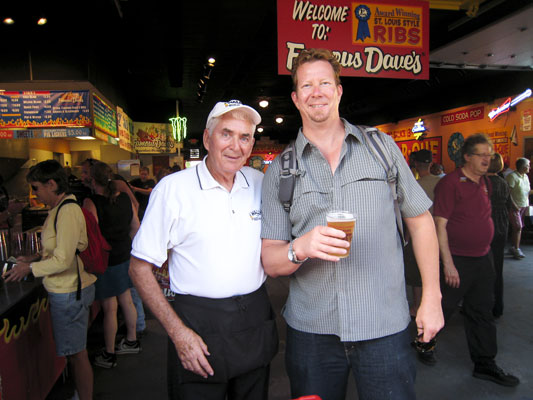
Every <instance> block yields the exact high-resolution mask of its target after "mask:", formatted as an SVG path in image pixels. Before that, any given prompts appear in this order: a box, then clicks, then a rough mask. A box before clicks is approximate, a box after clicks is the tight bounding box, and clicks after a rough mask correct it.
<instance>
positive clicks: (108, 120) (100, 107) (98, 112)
mask: <svg viewBox="0 0 533 400" xmlns="http://www.w3.org/2000/svg"><path fill="white" fill-rule="evenodd" d="M93 108H94V127H95V128H96V129H99V130H101V131H102V132H104V133H106V134H107V135H109V136H112V137H114V138H116V137H117V113H116V112H115V110H114V109H112V108H111V107H110V106H108V105H107V104H106V103H105V102H104V101H103V100H102V99H101V98H100V97H98V96H97V95H96V94H94V93H93Z"/></svg>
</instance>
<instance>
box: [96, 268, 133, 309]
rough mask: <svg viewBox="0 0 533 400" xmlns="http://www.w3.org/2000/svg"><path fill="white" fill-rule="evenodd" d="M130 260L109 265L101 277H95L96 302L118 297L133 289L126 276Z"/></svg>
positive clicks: (128, 277)
mask: <svg viewBox="0 0 533 400" xmlns="http://www.w3.org/2000/svg"><path fill="white" fill-rule="evenodd" d="M129 268H130V260H128V261H125V262H123V263H121V264H117V265H110V266H108V267H107V269H106V270H105V272H104V273H103V274H102V275H96V276H97V277H98V280H97V281H96V283H95V286H96V300H103V299H108V298H110V297H115V296H119V295H121V294H122V293H124V292H125V291H126V290H128V289H130V288H132V287H133V283H132V282H131V279H130V276H129V274H128V271H129Z"/></svg>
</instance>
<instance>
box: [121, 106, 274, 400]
mask: <svg viewBox="0 0 533 400" xmlns="http://www.w3.org/2000/svg"><path fill="white" fill-rule="evenodd" d="M260 122H261V117H260V116H259V114H258V113H257V111H255V110H254V109H253V108H251V107H249V106H246V105H243V104H242V103H241V102H240V101H237V100H232V101H229V102H219V103H217V104H216V105H215V107H214V108H213V110H212V111H211V112H210V114H209V116H208V118H207V125H206V129H205V130H204V137H203V140H204V146H205V148H206V149H207V150H208V155H207V156H206V157H205V158H204V159H203V161H202V163H200V164H198V165H197V166H196V167H194V168H189V169H186V170H183V171H180V172H177V173H175V174H172V175H169V176H167V177H165V178H164V179H162V180H161V181H160V182H159V184H158V185H157V186H156V187H155V188H154V190H153V191H152V193H151V196H150V202H149V204H148V208H147V210H146V214H145V216H144V219H143V222H142V225H141V228H140V229H139V232H138V233H137V236H136V237H135V240H134V242H133V249H132V256H133V257H132V259H131V264H130V275H131V278H132V279H133V282H134V283H135V286H136V287H137V289H138V291H139V293H140V294H141V296H142V298H143V300H144V302H145V304H146V305H148V307H150V309H151V310H152V312H153V313H154V314H155V316H156V317H157V318H158V319H159V321H160V322H161V324H162V325H163V326H164V328H165V329H166V331H167V333H168V335H169V339H170V340H169V351H168V358H167V364H168V389H169V393H168V394H169V398H172V399H174V398H179V399H184V400H188V399H194V400H197V399H220V400H223V399H229V400H231V399H265V400H266V399H267V398H268V378H269V364H270V361H271V360H272V358H273V357H274V355H275V354H276V352H277V345H278V337H277V330H276V325H275V322H274V315H273V312H272V309H271V306H270V302H269V299H268V295H267V292H266V289H265V285H264V282H265V279H266V276H265V273H264V271H263V268H262V265H261V258H260V253H261V240H260V231H261V183H262V180H263V174H262V173H261V172H259V171H256V170H254V169H252V168H250V167H244V166H243V165H244V163H245V162H246V160H247V159H248V157H249V156H250V153H251V151H252V147H253V145H254V131H255V127H256V125H257V124H259V123H260ZM167 252H168V259H169V271H170V285H171V289H172V291H174V292H175V293H177V295H176V298H175V301H174V302H173V305H172V306H171V305H170V304H169V303H168V302H167V300H166V299H165V298H164V296H163V294H162V292H161V290H159V287H158V285H157V282H156V280H155V278H154V276H153V275H152V265H156V266H158V267H159V266H161V265H162V264H163V263H164V262H165V260H167Z"/></svg>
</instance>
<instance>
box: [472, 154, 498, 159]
mask: <svg viewBox="0 0 533 400" xmlns="http://www.w3.org/2000/svg"><path fill="white" fill-rule="evenodd" d="M470 155H471V156H478V157H481V158H492V156H493V155H494V153H489V154H482V153H470Z"/></svg>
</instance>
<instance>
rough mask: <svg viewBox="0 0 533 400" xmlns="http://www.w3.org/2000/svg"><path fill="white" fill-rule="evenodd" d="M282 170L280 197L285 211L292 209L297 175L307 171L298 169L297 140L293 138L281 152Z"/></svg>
mask: <svg viewBox="0 0 533 400" xmlns="http://www.w3.org/2000/svg"><path fill="white" fill-rule="evenodd" d="M280 157H281V158H280V159H281V171H280V180H279V192H278V198H279V201H281V204H282V205H283V208H284V210H285V211H287V212H289V211H290V210H291V205H292V199H293V194H294V186H295V185H296V176H298V175H301V176H303V175H304V174H305V171H300V170H299V169H298V160H297V159H296V142H295V141H294V140H291V142H290V143H289V145H288V146H287V147H285V149H284V150H283V152H282V153H281V154H280Z"/></svg>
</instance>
